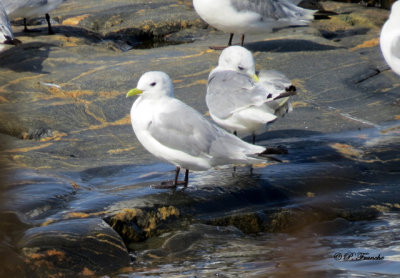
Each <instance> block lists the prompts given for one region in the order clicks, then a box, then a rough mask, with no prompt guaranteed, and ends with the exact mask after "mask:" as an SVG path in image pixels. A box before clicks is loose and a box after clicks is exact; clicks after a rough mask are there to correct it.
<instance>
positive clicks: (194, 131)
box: [127, 71, 276, 187]
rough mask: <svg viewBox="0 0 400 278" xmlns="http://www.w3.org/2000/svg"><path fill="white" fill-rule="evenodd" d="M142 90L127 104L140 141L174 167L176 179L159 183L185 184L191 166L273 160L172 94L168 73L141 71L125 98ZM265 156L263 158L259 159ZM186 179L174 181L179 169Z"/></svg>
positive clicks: (206, 166)
mask: <svg viewBox="0 0 400 278" xmlns="http://www.w3.org/2000/svg"><path fill="white" fill-rule="evenodd" d="M134 95H140V96H139V98H138V99H136V101H135V102H134V103H133V105H132V108H131V113H130V114H131V122H132V127H133V130H134V132H135V134H136V137H137V138H138V140H139V142H140V143H141V144H142V145H143V146H144V148H145V149H147V150H148V151H149V152H150V153H152V154H153V155H154V156H156V157H158V158H159V159H162V160H165V161H168V162H170V163H172V164H174V165H175V166H176V174H175V180H174V181H173V182H170V183H163V184H161V187H163V186H164V187H176V186H177V185H179V184H183V185H184V186H185V187H186V186H187V184H188V180H189V178H188V174H189V170H195V171H203V170H207V169H209V168H211V167H214V166H218V165H227V164H234V163H247V164H249V163H260V162H263V161H265V159H268V158H270V159H272V160H276V159H274V158H272V157H267V156H266V155H265V154H264V151H266V149H265V148H264V147H261V146H256V145H252V144H249V143H246V142H244V141H242V140H241V139H239V138H238V137H236V136H234V135H232V134H229V133H228V132H226V131H225V130H223V129H221V128H219V127H217V126H216V125H213V124H212V123H210V122H209V121H208V120H206V119H205V118H204V117H203V116H202V115H201V114H200V113H199V112H197V111H196V110H194V109H193V108H191V107H190V106H188V105H186V104H185V103H183V102H181V101H180V100H178V99H176V98H174V89H173V85H172V81H171V79H170V78H169V76H168V75H167V74H166V73H164V72H160V71H150V72H146V73H145V74H143V75H142V76H141V77H140V79H139V82H138V84H137V88H135V89H132V90H130V91H129V92H128V94H127V97H130V96H134ZM263 158H264V159H263ZM181 167H182V168H185V169H186V174H185V180H184V182H179V181H178V175H179V170H180V168H181Z"/></svg>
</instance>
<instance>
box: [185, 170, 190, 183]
mask: <svg viewBox="0 0 400 278" xmlns="http://www.w3.org/2000/svg"><path fill="white" fill-rule="evenodd" d="M188 183H189V169H186V171H185V181H184V187H187V186H188Z"/></svg>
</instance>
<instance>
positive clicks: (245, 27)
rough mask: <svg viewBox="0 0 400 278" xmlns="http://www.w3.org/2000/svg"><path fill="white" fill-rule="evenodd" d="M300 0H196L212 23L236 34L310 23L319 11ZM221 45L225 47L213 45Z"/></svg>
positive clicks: (203, 16)
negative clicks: (300, 3)
mask: <svg viewBox="0 0 400 278" xmlns="http://www.w3.org/2000/svg"><path fill="white" fill-rule="evenodd" d="M299 2H300V1H298V0H293V1H290V0H193V6H194V9H195V10H196V12H197V13H198V15H199V16H200V17H201V18H202V19H203V20H204V21H206V22H207V23H208V24H210V25H211V26H213V27H215V28H217V29H219V30H221V31H224V32H226V33H230V38H229V42H228V46H230V45H232V38H233V34H241V35H242V38H241V45H242V46H243V43H244V34H246V33H262V32H272V31H273V29H276V28H282V27H287V26H301V25H307V24H308V23H309V22H310V21H311V20H312V19H313V18H314V16H313V15H314V13H315V12H316V11H313V10H307V9H303V8H301V7H298V6H297V4H298V3H299ZM212 48H215V49H220V48H221V47H212Z"/></svg>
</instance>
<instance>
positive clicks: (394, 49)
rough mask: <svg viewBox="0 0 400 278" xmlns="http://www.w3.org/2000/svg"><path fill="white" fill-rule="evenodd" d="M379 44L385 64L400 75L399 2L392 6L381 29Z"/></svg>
mask: <svg viewBox="0 0 400 278" xmlns="http://www.w3.org/2000/svg"><path fill="white" fill-rule="evenodd" d="M380 44H381V50H382V53H383V57H384V58H385V60H386V63H388V65H389V66H390V67H391V68H392V70H393V71H394V72H395V73H397V74H398V75H400V1H396V2H394V3H393V5H392V11H391V13H390V16H389V19H388V20H387V21H386V23H385V24H384V25H383V27H382V31H381V37H380Z"/></svg>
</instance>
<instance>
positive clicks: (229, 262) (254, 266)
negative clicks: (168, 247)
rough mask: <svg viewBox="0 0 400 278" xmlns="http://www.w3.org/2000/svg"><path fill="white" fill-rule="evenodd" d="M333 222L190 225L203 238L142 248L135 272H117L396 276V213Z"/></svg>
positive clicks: (399, 252) (399, 265)
mask: <svg viewBox="0 0 400 278" xmlns="http://www.w3.org/2000/svg"><path fill="white" fill-rule="evenodd" d="M331 224H332V223H321V224H319V225H317V226H316V227H314V228H311V229H305V230H303V231H299V232H297V233H295V234H284V233H282V234H271V233H262V234H257V235H252V236H250V235H245V234H240V232H238V231H236V230H235V229H234V228H232V231H226V230H225V231H220V232H218V231H217V230H218V228H206V229H205V228H204V227H202V226H200V227H195V226H194V227H193V226H192V227H191V228H190V229H191V230H195V231H196V230H197V231H200V232H201V233H202V236H201V240H197V241H195V242H194V243H193V244H191V245H189V246H188V247H187V249H185V250H182V251H180V252H176V253H173V254H169V255H168V256H165V257H161V256H160V257H158V256H156V255H154V256H153V257H152V258H151V257H150V258H149V256H148V255H147V256H146V252H147V251H142V252H138V255H137V259H136V261H135V262H134V263H133V267H134V268H135V273H130V274H121V275H119V276H118V277H142V276H145V277H160V276H161V277H349V276H352V277H398V275H399V274H400V248H399V246H400V244H399V243H400V233H399V231H400V219H399V215H398V214H397V213H385V214H384V215H382V216H381V217H379V218H378V219H377V220H375V221H359V222H346V221H344V224H345V226H344V227H342V230H339V231H337V232H335V233H334V234H330V231H329V230H325V231H324V227H325V228H329V225H331ZM342 224H343V223H342ZM209 229H214V230H211V231H210V230H209ZM205 230H208V231H205Z"/></svg>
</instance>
